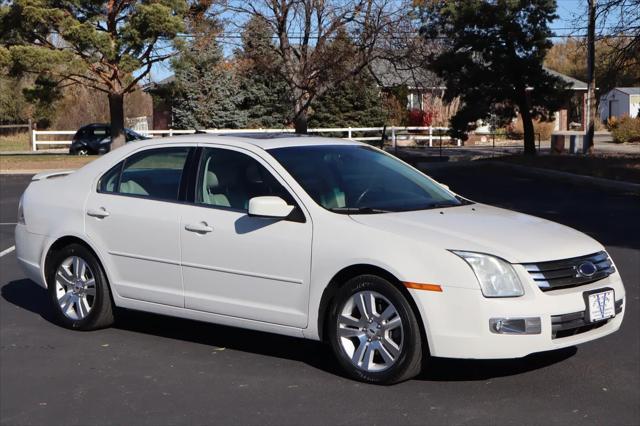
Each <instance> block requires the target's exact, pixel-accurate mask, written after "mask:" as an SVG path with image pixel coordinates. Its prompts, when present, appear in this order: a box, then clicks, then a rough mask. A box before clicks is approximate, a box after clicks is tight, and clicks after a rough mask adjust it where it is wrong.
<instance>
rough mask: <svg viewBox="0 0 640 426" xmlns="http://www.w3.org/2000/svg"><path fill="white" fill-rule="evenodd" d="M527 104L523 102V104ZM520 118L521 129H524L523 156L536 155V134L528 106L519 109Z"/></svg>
mask: <svg viewBox="0 0 640 426" xmlns="http://www.w3.org/2000/svg"><path fill="white" fill-rule="evenodd" d="M527 103H528V102H525V104H527ZM520 118H522V128H523V129H524V155H536V133H535V130H534V128H533V118H532V117H531V111H529V106H528V105H523V106H521V107H520Z"/></svg>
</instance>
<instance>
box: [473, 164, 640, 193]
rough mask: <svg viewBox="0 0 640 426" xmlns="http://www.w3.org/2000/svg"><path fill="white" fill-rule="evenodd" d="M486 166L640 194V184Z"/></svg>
mask: <svg viewBox="0 0 640 426" xmlns="http://www.w3.org/2000/svg"><path fill="white" fill-rule="evenodd" d="M485 164H490V165H493V166H497V167H501V168H505V169H510V170H515V171H518V172H522V173H524V174H527V175H530V176H535V177H543V178H548V179H549V178H557V179H561V180H562V181H564V182H570V183H573V184H576V185H584V184H589V185H593V186H597V187H599V188H602V189H607V190H613V191H631V192H635V193H638V194H640V183H633V182H626V181H618V180H613V179H605V178H599V177H594V176H585V175H578V174H575V173H569V172H562V171H559V170H551V169H543V168H539V167H530V166H521V165H519V164H511V163H505V162H501V161H487V162H485Z"/></svg>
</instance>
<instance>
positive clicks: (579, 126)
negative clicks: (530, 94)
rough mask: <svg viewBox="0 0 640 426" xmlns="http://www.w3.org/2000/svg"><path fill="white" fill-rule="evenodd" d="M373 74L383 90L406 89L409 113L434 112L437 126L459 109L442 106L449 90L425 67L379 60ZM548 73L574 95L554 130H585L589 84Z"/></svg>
mask: <svg viewBox="0 0 640 426" xmlns="http://www.w3.org/2000/svg"><path fill="white" fill-rule="evenodd" d="M370 71H371V73H372V74H373V75H374V76H375V78H376V80H377V81H378V84H379V85H380V86H381V87H382V89H383V90H387V91H389V90H392V89H393V88H397V87H401V86H402V87H404V88H405V91H406V97H407V102H406V107H407V109H409V110H413V109H419V110H422V111H428V112H435V114H434V120H435V121H436V123H437V122H439V123H440V124H442V125H443V124H445V123H446V122H447V121H448V119H449V118H450V117H451V116H452V115H453V114H455V112H456V111H455V110H456V109H457V105H444V104H443V103H442V96H443V94H444V92H445V90H446V87H445V86H444V85H443V84H442V82H441V81H439V79H438V78H437V77H436V76H435V75H434V74H433V73H431V72H429V71H426V70H425V69H424V68H423V67H415V66H413V67H412V66H411V65H408V66H407V65H406V64H405V65H403V64H398V63H391V61H387V60H381V59H378V60H376V61H374V62H373V63H372V64H371V66H370ZM545 71H547V72H548V73H549V74H552V75H554V76H556V77H559V78H561V79H562V80H563V81H564V82H565V83H568V85H569V88H568V90H569V91H570V92H571V97H570V99H569V101H568V102H567V104H566V105H565V106H564V107H563V108H562V109H560V110H559V111H557V112H556V118H555V127H554V129H555V130H584V123H585V122H586V115H585V110H586V108H585V106H586V98H587V83H585V82H584V81H580V80H577V79H575V78H572V77H569V76H568V75H565V74H562V73H559V72H557V71H554V70H551V69H549V68H546V67H545ZM533 90H535V87H534V88H533ZM439 115H440V116H439Z"/></svg>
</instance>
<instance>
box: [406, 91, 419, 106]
mask: <svg viewBox="0 0 640 426" xmlns="http://www.w3.org/2000/svg"><path fill="white" fill-rule="evenodd" d="M407 101H408V102H407V109H410V110H411V109H419V110H422V93H419V92H409V95H408V99H407Z"/></svg>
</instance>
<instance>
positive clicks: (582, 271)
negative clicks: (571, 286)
mask: <svg viewBox="0 0 640 426" xmlns="http://www.w3.org/2000/svg"><path fill="white" fill-rule="evenodd" d="M577 272H578V277H586V278H590V277H592V276H594V275H595V273H596V272H598V268H597V267H596V265H594V264H593V262H583V263H581V264H580V265H578V268H577Z"/></svg>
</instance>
